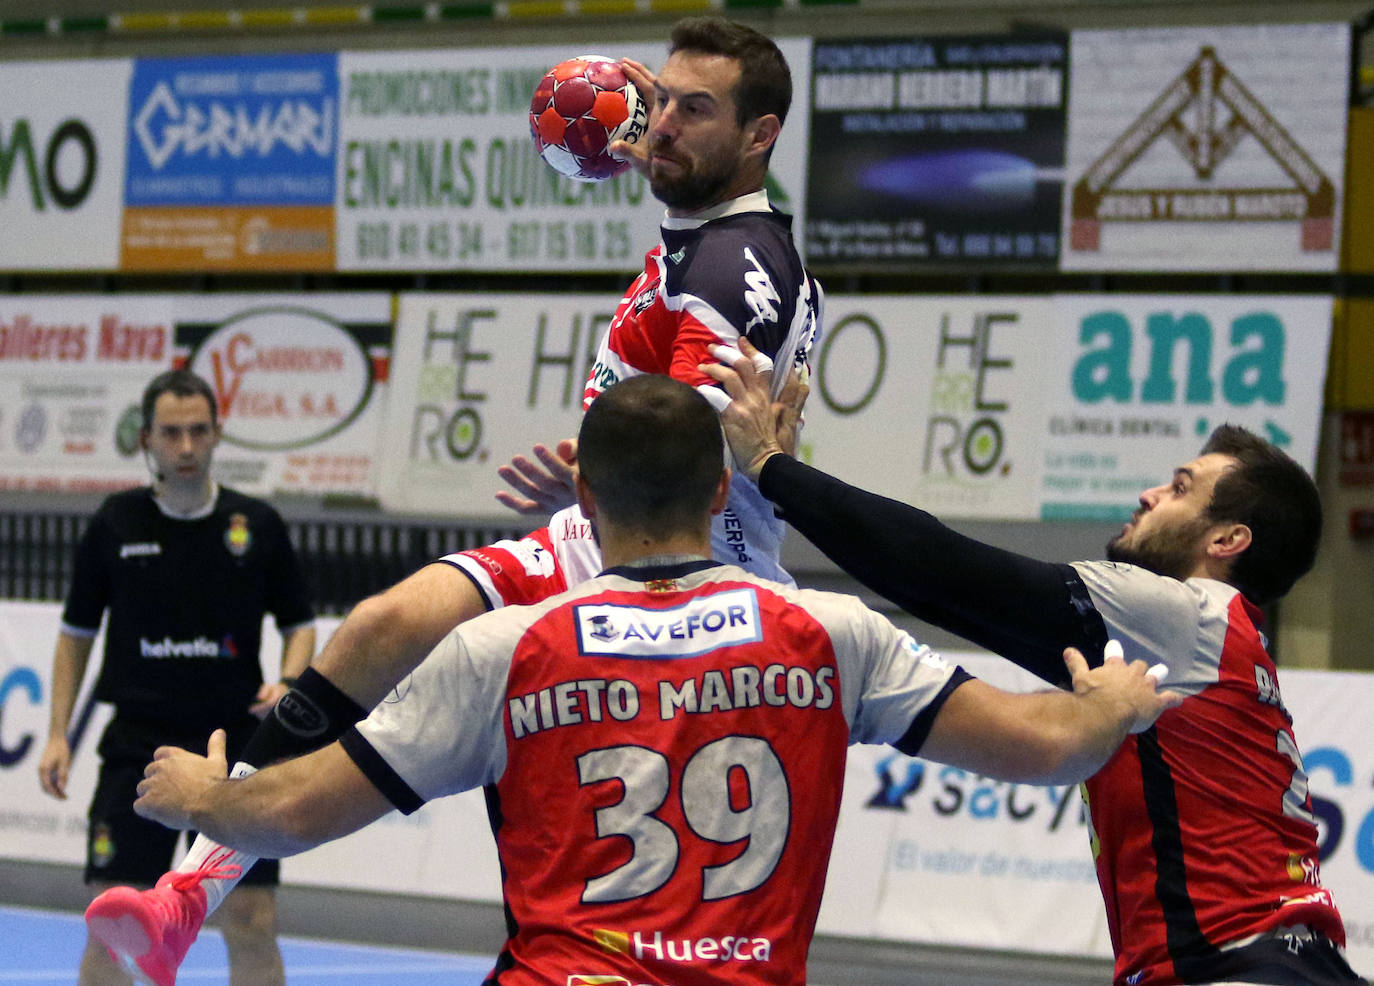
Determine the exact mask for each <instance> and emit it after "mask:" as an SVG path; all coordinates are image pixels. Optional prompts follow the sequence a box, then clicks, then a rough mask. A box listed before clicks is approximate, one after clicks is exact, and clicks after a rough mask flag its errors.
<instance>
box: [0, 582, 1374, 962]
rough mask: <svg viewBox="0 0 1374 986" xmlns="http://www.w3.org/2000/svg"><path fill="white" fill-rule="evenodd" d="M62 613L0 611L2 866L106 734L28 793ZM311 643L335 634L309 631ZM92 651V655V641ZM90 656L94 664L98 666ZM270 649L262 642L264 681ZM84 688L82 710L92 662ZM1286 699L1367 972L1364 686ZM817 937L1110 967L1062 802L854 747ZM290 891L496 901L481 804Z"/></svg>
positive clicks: (333, 849) (47, 851) (996, 669)
mask: <svg viewBox="0 0 1374 986" xmlns="http://www.w3.org/2000/svg"><path fill="white" fill-rule="evenodd" d="M60 611H61V607H60V606H59V605H57V604H55V603H22V602H0V857H6V858H10V859H23V860H35V861H42V862H51V863H62V864H68V865H78V864H80V863H81V862H82V860H83V859H84V846H85V831H86V817H85V816H86V807H87V804H88V802H89V798H90V793H91V791H92V790H93V789H94V785H95V775H96V766H97V764H96V756H95V745H96V742H97V740H98V739H99V735H100V731H101V729H102V728H103V727H104V724H105V723H106V722H107V721H108V718H109V709H108V707H106V706H103V705H97V706H91V707H90V710H89V716H88V717H86V710H87V704H86V702H85V701H84V700H83V701H82V702H80V703H78V709H79V710H80V714H79V715H78V716H77V717H76V718H77V723H76V724H75V728H74V730H73V732H74V733H75V740H74V746H73V749H74V759H73V764H72V774H71V778H70V782H69V793H70V796H69V798H68V800H66V801H56V800H53V799H51V798H48V797H47V796H45V795H44V794H43V793H42V792H41V791H40V789H39V786H38V777H37V770H38V758H39V756H40V755H41V753H42V744H43V738H44V736H45V735H46V731H47V711H48V705H49V702H50V701H51V695H50V687H51V677H50V676H51V658H50V655H51V653H52V646H53V641H54V640H55V639H56V634H57V627H58V622H59V618H60ZM319 624H320V625H319V628H318V629H319V633H320V639H321V640H325V639H327V638H328V636H329V634H330V633H332V632H333V630H334V629H335V628H336V627H337V625H338V621H336V620H320V621H319ZM97 647H99V643H97ZM97 653H99V651H98V650H97ZM946 657H947V658H949V659H950V660H952V661H956V662H958V663H960V664H962V665H964V666H965V667H967V668H968V669H969V670H970V671H972V672H973V673H975V674H977V675H979V676H980V677H982V678H984V679H985V680H987V681H990V682H992V683H994V684H997V685H999V686H1001V687H1004V688H1009V689H1021V688H1026V687H1038V685H1037V683H1036V681H1035V679H1032V678H1031V677H1030V676H1028V675H1026V674H1025V673H1023V672H1021V671H1020V670H1019V669H1017V668H1015V667H1013V666H1011V665H1010V664H1008V663H1007V662H1005V661H1002V660H1000V659H998V658H993V657H990V656H988V655H986V654H966V653H958V654H947V655H946ZM279 662H280V638H279V637H278V636H277V634H276V633H275V632H273V631H271V630H268V631H267V632H265V633H264V634H263V666H264V668H265V669H267V673H268V675H269V676H270V675H272V674H274V673H275V669H276V668H277V667H279ZM89 671H90V675H88V680H87V682H86V683H85V687H84V689H83V696H84V695H88V694H89V688H90V684H91V682H92V680H93V678H92V677H91V676H93V675H94V671H95V662H92V667H91V668H90V669H89ZM1281 675H1282V682H1281V684H1282V687H1283V699H1284V703H1285V705H1286V707H1287V708H1288V709H1289V711H1290V712H1292V714H1293V718H1294V731H1295V733H1296V735H1297V737H1298V742H1299V745H1300V746H1301V748H1302V750H1303V756H1304V765H1305V768H1306V771H1307V773H1308V775H1309V777H1310V782H1311V784H1310V789H1311V796H1312V803H1313V809H1314V811H1315V813H1316V815H1317V816H1318V818H1319V819H1320V822H1321V834H1320V837H1319V838H1320V844H1321V846H1322V861H1321V862H1322V869H1321V873H1322V880H1323V883H1324V884H1325V886H1326V887H1327V888H1328V889H1329V890H1331V892H1332V893H1333V894H1334V895H1335V897H1336V900H1337V903H1338V904H1339V905H1340V908H1341V911H1342V914H1343V917H1344V919H1345V926H1346V933H1347V937H1348V941H1349V948H1348V954H1349V957H1350V959H1351V962H1352V964H1353V965H1354V966H1355V968H1356V969H1357V970H1358V971H1360V972H1362V973H1364V974H1365V975H1368V974H1369V973H1370V972H1371V971H1374V753H1371V751H1374V744H1371V743H1370V737H1369V724H1368V716H1367V715H1365V714H1364V712H1365V710H1367V709H1368V708H1369V707H1370V706H1371V704H1374V675H1367V674H1351V673H1333V672H1319V671H1297V670H1285V671H1283V672H1281ZM831 858H832V860H833V861H834V862H833V865H831V867H830V870H829V876H828V878H827V883H826V892H825V900H824V903H823V904H822V907H821V912H820V918H819V921H818V930H819V931H820V932H821V933H822V934H830V935H841V936H851V937H857V938H864V939H874V938H877V939H881V940H887V941H899V942H922V943H928V944H943V945H957V946H963V947H967V948H975V949H977V948H986V949H994V950H1003V951H1008V950H1009V951H1026V952H1038V953H1047V954H1062V955H1090V956H1108V955H1110V944H1109V941H1108V936H1107V929H1106V918H1105V912H1104V909H1103V904H1102V898H1101V895H1100V893H1099V891H1098V888H1097V883H1096V878H1095V875H1094V871H1093V862H1092V855H1091V850H1090V847H1089V836H1088V830H1087V826H1086V824H1085V823H1084V821H1083V816H1082V809H1081V806H1080V800H1079V796H1078V790H1077V788H1075V787H1037V786H1033V785H1025V784H1008V783H1004V782H1000V781H990V780H988V779H986V778H983V777H978V776H975V775H972V774H969V773H967V772H965V771H962V770H957V769H954V768H949V767H945V766H942V765H939V764H934V763H930V762H928V761H923V760H919V759H914V758H911V757H906V756H903V755H902V754H899V753H897V752H896V751H894V750H892V749H891V748H889V747H853V748H852V749H851V750H850V753H849V768H848V774H847V776H846V778H845V790H844V800H843V803H842V805H841V809H840V821H839V827H838V829H837V831H836V836H835V846H834V851H833V852H832V854H831ZM283 878H284V879H285V880H286V881H287V882H288V883H291V884H307V885H313V886H322V887H337V888H351V889H357V890H364V891H377V892H389V893H400V894H413V895H418V896H438V897H453V898H458V899H462V900H476V901H487V902H496V901H499V900H500V893H501V889H500V873H499V870H498V867H497V863H496V851H495V846H494V843H493V841H492V837H491V834H490V828H489V826H488V823H487V818H486V813H485V807H484V804H483V801H482V797H481V794H480V792H468V793H466V794H463V795H459V796H457V797H454V798H443V799H440V800H438V801H435V802H432V803H430V804H428V805H426V806H425V807H424V808H422V809H421V810H420V811H419V812H417V813H416V814H414V815H411V816H409V817H406V816H401V815H399V814H395V813H393V814H391V815H388V816H387V817H386V818H385V819H383V820H381V821H379V822H377V823H375V824H373V825H371V826H369V827H367V828H365V829H363V830H361V831H359V832H357V833H354V834H353V835H351V836H348V837H347V838H345V839H342V840H340V841H338V842H334V843H330V844H328V845H325V846H321V847H319V848H316V849H312V850H310V851H309V852H307V853H303V854H301V855H299V856H294V857H292V858H290V859H288V860H287V861H286V862H285V863H284V865H283Z"/></svg>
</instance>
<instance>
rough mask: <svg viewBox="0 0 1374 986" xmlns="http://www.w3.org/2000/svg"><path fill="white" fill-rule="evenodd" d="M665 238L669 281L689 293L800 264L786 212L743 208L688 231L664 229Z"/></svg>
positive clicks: (794, 271) (786, 272) (793, 269)
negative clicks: (741, 210) (744, 210)
mask: <svg viewBox="0 0 1374 986" xmlns="http://www.w3.org/2000/svg"><path fill="white" fill-rule="evenodd" d="M663 242H664V251H663V261H664V263H665V264H666V265H667V271H668V276H669V281H670V284H671V282H673V281H678V282H679V283H680V285H681V288H682V290H685V291H687V292H689V293H693V294H709V293H710V292H711V291H712V290H713V289H718V288H727V289H728V287H729V286H732V285H734V284H736V283H737V282H738V283H743V282H742V280H741V279H742V278H743V277H744V276H745V275H749V274H752V275H753V276H758V274H759V273H760V272H763V273H767V274H768V275H770V276H773V277H784V276H786V277H792V276H798V275H799V274H800V272H801V269H802V268H801V258H800V256H799V255H798V254H797V250H796V246H795V245H794V244H793V242H792V236H791V232H790V228H789V223H788V221H787V217H785V216H781V214H779V213H773V212H741V213H737V214H735V215H731V216H724V217H722V218H720V219H713V220H711V221H710V222H707V223H703V224H702V225H701V226H698V227H696V228H694V229H690V230H670V229H665V230H664V231H663Z"/></svg>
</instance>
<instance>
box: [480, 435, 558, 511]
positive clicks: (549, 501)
mask: <svg viewBox="0 0 1374 986" xmlns="http://www.w3.org/2000/svg"><path fill="white" fill-rule="evenodd" d="M534 458H535V459H538V460H539V461H538V462H535V461H533V460H531V459H529V458H528V457H526V456H523V455H517V456H516V457H515V458H513V459H511V461H510V462H509V463H507V464H506V465H504V466H497V467H496V474H497V475H498V476H500V477H501V478H502V479H504V480H505V481H506V482H507V483H509V484H510V485H511V486H512V487H514V488H515V492H514V493H512V492H510V491H509V490H498V491H497V493H496V499H497V500H498V501H499V502H500V503H502V504H503V505H504V506H507V507H509V508H510V509H512V510H514V511H515V512H516V513H518V514H524V515H526V516H529V515H544V516H547V515H551V514H553V513H556V512H557V511H559V510H562V509H563V508H564V507H571V506H572V505H573V504H574V503H576V502H577V490H576V487H575V486H574V481H573V477H574V476H575V475H576V469H577V439H575V438H565V439H563V440H562V441H561V442H559V443H558V446H557V449H556V450H550V449H549V447H548V446H547V445H536V446H535V447H534Z"/></svg>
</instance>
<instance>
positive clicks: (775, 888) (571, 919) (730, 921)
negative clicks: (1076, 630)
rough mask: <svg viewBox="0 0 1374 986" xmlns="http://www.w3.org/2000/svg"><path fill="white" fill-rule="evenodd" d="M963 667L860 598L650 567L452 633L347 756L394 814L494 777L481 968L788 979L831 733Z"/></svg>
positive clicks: (826, 779) (903, 720) (822, 816)
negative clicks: (495, 911)
mask: <svg viewBox="0 0 1374 986" xmlns="http://www.w3.org/2000/svg"><path fill="white" fill-rule="evenodd" d="M957 680H958V679H957V678H956V671H955V669H954V668H952V667H950V666H948V665H946V664H945V663H944V662H943V661H941V660H940V659H939V658H938V657H936V656H935V655H933V654H931V653H930V652H929V651H928V650H927V649H926V648H924V647H921V646H919V645H917V644H916V643H915V641H913V640H912V639H911V637H910V636H908V635H907V634H906V633H904V632H902V631H900V630H898V629H896V628H895V627H893V626H892V624H890V623H889V622H888V621H887V620H885V619H883V618H882V617H881V616H878V615H877V614H875V613H873V612H872V611H870V610H868V609H866V608H865V607H864V606H863V605H862V604H861V603H859V602H858V601H857V600H856V599H854V598H853V597H849V596H840V595H836V594H831V593H820V592H815V591H807V590H797V589H791V588H788V587H784V586H781V585H779V584H777V583H770V582H767V581H765V580H761V579H758V578H756V577H753V576H751V575H749V574H748V573H747V572H745V571H743V570H742V569H739V568H736V567H733V566H721V565H717V564H715V563H712V562H706V561H695V560H678V561H667V560H665V563H664V564H662V565H659V566H656V567H653V568H629V567H626V568H620V569H616V570H613V571H611V572H608V573H606V574H604V575H602V576H600V577H598V578H596V579H594V580H592V581H591V582H587V583H584V584H583V585H582V586H580V587H579V588H577V589H575V590H573V591H571V592H568V593H564V594H563V595H561V596H557V597H554V598H553V599H550V600H547V601H546V602H544V603H541V604H538V605H536V606H530V607H516V608H510V609H504V610H501V611H498V612H493V613H488V614H486V615H484V616H482V617H479V618H478V619H476V620H473V621H470V622H468V623H466V624H464V625H463V626H461V627H459V628H457V629H455V630H454V631H453V633H451V634H450V635H449V636H448V637H447V638H445V640H444V641H443V642H442V643H441V644H440V645H439V647H438V648H437V649H436V650H435V651H434V653H433V654H431V655H430V657H429V658H428V659H426V661H425V662H424V663H423V664H421V665H420V667H419V668H417V669H416V671H415V672H414V677H413V687H411V688H410V689H409V690H408V691H407V692H406V695H405V696H404V697H403V698H402V699H401V700H400V701H397V702H394V703H383V704H382V705H379V706H378V707H377V709H376V710H375V711H374V712H373V713H372V715H371V716H369V718H368V719H367V720H365V721H364V722H363V723H361V724H359V726H358V727H357V728H356V729H355V730H354V731H353V732H351V733H350V734H348V735H347V736H346V737H345V739H344V748H345V749H346V750H347V751H348V752H349V753H350V755H351V756H353V758H354V760H355V762H357V763H358V765H359V767H360V768H361V769H362V770H363V771H364V772H365V773H367V775H368V776H369V778H371V779H372V780H373V782H374V783H376V784H377V787H378V788H379V789H380V790H382V791H383V792H385V793H386V794H387V795H388V797H389V798H390V799H391V800H392V802H393V803H394V804H396V806H397V807H398V808H400V809H401V810H403V811H411V810H414V809H415V808H417V807H418V806H419V805H420V804H421V803H422V802H423V801H424V800H426V799H429V798H434V797H439V796H441V795H444V794H449V793H454V792H456V791H460V790H465V789H467V788H471V787H474V786H478V785H489V787H488V805H489V808H490V813H491V818H492V824H493V829H494V832H495V834H496V841H497V848H498V851H499V853H500V857H501V864H502V876H503V889H504V895H505V901H506V906H507V912H508V916H509V930H510V936H509V939H508V941H507V944H506V947H505V949H504V950H503V952H502V954H501V956H500V958H499V960H498V962H497V965H496V968H495V970H494V971H493V972H492V974H491V977H490V979H489V980H488V982H490V983H492V984H500V986H534V984H541V986H544V984H548V983H557V984H564V983H574V982H581V983H604V984H622V986H623V984H632V986H638V984H654V986H706V984H720V983H730V984H732V986H763V984H778V986H783V984H785V986H800V984H802V983H804V982H805V979H806V957H807V951H808V948H809V945H810V941H811V936H812V933H813V930H814V927H815V921H816V914H817V910H818V908H819V906H820V899H821V892H822V889H823V885H824V882H825V874H826V861H827V858H828V855H829V851H830V846H831V841H832V839H833V836H834V830H835V823H836V818H837V816H838V812H839V805H840V794H841V789H842V782H843V775H844V767H845V759H846V754H845V750H846V747H847V746H848V745H849V744H850V743H854V742H872V743H885V742H896V741H897V740H899V739H902V738H903V737H904V736H905V737H907V738H908V739H909V738H910V737H911V736H912V735H913V733H912V731H913V730H914V729H916V728H919V727H921V725H922V724H923V723H924V728H928V723H929V722H930V721H933V719H934V717H935V715H936V713H937V712H938V709H939V708H940V706H941V704H942V703H943V701H944V699H945V697H946V696H947V695H948V694H949V693H950V691H952V689H953V687H956V686H957Z"/></svg>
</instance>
